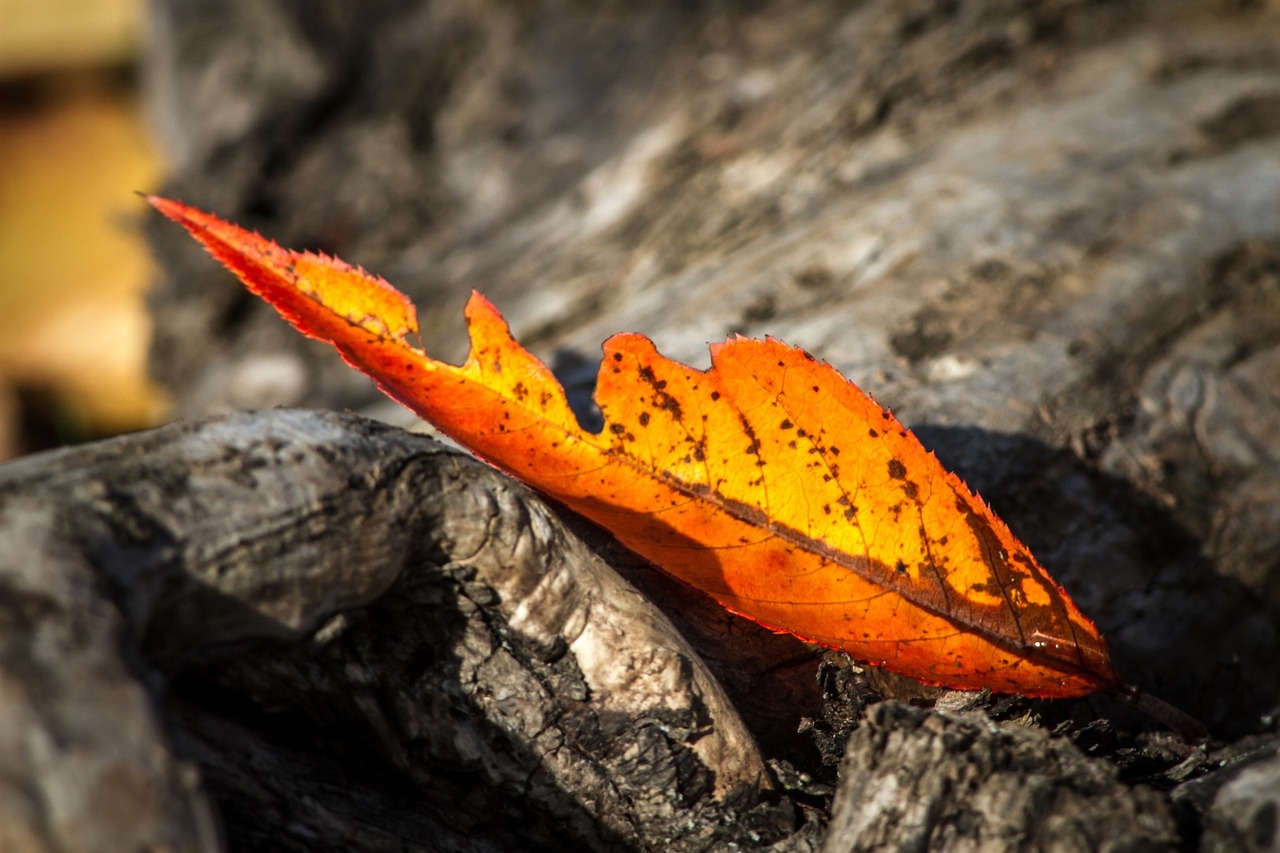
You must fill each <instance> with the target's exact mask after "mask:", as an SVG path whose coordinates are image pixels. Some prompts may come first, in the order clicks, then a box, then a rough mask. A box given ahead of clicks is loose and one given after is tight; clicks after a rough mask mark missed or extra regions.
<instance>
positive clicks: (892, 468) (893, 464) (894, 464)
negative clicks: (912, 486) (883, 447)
mask: <svg viewBox="0 0 1280 853" xmlns="http://www.w3.org/2000/svg"><path fill="white" fill-rule="evenodd" d="M889 476H890V477H892V478H893V479H895V480H901V479H903V478H905V477H906V476H907V466H906V465H903V464H902V460H901V459H897V458H894V459H890V460H889Z"/></svg>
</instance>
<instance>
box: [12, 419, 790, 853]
mask: <svg viewBox="0 0 1280 853" xmlns="http://www.w3.org/2000/svg"><path fill="white" fill-rule="evenodd" d="M0 494H3V495H4V504H3V519H4V523H3V527H0V543H3V546H2V548H3V553H4V554H5V558H4V562H3V567H4V583H5V587H6V589H7V590H8V593H7V595H6V597H5V605H6V611H7V613H8V614H9V616H8V621H10V622H11V623H12V624H14V625H15V627H16V628H17V629H18V630H14V631H7V632H6V633H5V645H6V648H5V654H4V659H5V660H6V661H7V662H8V663H7V666H6V681H7V682H8V688H9V689H8V690H7V691H6V693H8V695H10V696H11V697H14V698H13V699H11V700H10V712H9V713H10V714H13V715H15V716H14V719H15V720H17V721H20V722H22V723H23V724H24V725H25V726H27V727H29V728H28V730H27V731H26V732H25V737H26V743H27V744H28V746H29V748H27V749H19V748H15V749H12V750H6V751H5V753H4V758H3V759H2V760H3V761H5V763H6V764H7V765H8V766H7V767H6V768H5V770H6V778H15V779H23V778H26V779H33V780H37V781H38V783H39V787H38V789H37V790H33V791H28V792H25V793H27V794H28V796H27V797H25V798H24V797H23V793H24V792H23V791H22V790H21V789H17V790H12V791H11V792H10V794H11V798H12V799H11V800H10V802H9V803H8V806H9V807H8V808H6V809H5V812H6V814H5V818H6V819H5V820H3V821H0V822H3V823H4V825H5V826H7V827H9V828H10V829H9V830H8V831H10V832H16V833H18V834H17V835H16V836H14V837H16V838H19V839H21V838H29V839H40V840H41V841H42V842H43V843H44V844H46V845H48V846H50V847H51V848H58V847H61V846H63V845H65V846H66V847H67V848H68V849H102V850H107V849H121V848H133V847H141V846H146V845H161V844H163V845H166V846H168V847H170V848H172V849H212V848H213V847H214V839H215V837H216V836H215V835H214V834H213V833H212V831H211V829H210V827H211V826H212V824H211V822H210V820H209V807H208V802H207V800H206V798H205V797H204V796H202V794H201V793H200V791H199V790H198V786H197V785H196V784H195V779H196V774H195V772H194V771H193V770H192V768H191V766H190V762H191V761H195V762H196V763H197V764H198V765H199V766H200V768H201V771H202V773H203V775H204V781H205V785H206V786H207V790H208V792H209V794H210V795H211V796H212V797H213V799H214V800H216V801H217V802H218V804H219V807H220V809H221V812H222V816H223V821H224V826H225V827H226V832H227V837H228V840H229V842H230V843H231V844H232V846H234V847H241V848H243V847H263V848H266V847H270V848H272V849H299V850H302V849H315V845H317V844H318V843H323V844H324V845H325V846H327V847H329V848H330V849H383V848H384V847H385V846H386V845H387V844H388V843H389V840H390V839H400V841H397V842H396V843H397V844H401V843H403V844H404V845H405V846H406V847H408V848H410V849H450V850H497V849H512V848H514V847H521V848H530V849H542V848H547V849H552V848H555V849H562V846H563V845H564V844H566V843H570V844H571V846H585V847H590V848H592V849H612V848H614V847H616V846H617V845H618V844H625V845H634V846H637V847H643V848H646V849H650V848H653V849H656V848H665V847H666V846H668V845H675V846H678V847H685V848H690V849H696V848H702V847H706V846H708V845H710V844H712V843H713V842H724V841H726V840H731V839H733V838H736V837H739V836H741V835H742V834H743V833H745V832H746V831H747V829H746V827H752V826H756V825H758V828H763V829H766V830H767V829H770V828H772V825H773V824H776V823H778V822H779V815H777V814H774V812H775V811H777V808H776V807H771V806H768V805H765V806H762V807H761V808H759V809H756V810H755V811H751V809H752V808H753V807H755V806H757V805H758V804H759V803H760V801H761V794H762V792H763V791H764V790H766V789H767V788H768V787H769V782H768V780H767V778H766V775H765V768H764V765H763V762H762V759H761V756H760V754H759V752H758V751H757V749H756V747H755V744H754V742H753V741H752V739H751V737H750V735H749V734H748V733H747V731H746V730H745V728H744V727H743V725H742V723H741V721H740V720H739V718H738V716H737V714H736V712H735V711H734V710H733V708H732V706H731V705H730V704H729V703H728V701H727V700H726V698H725V696H724V694H723V691H722V690H721V689H720V687H719V686H718V683H717V682H716V681H715V679H714V678H712V677H711V676H710V675H709V674H708V673H707V671H706V669H705V668H704V667H703V665H702V664H701V663H700V661H699V660H698V658H697V656H696V655H695V654H694V653H693V652H692V650H691V649H690V648H689V646H688V644H687V643H686V642H685V641H684V640H683V639H682V638H681V637H680V636H679V634H677V633H676V632H675V630H674V629H673V628H672V626H671V625H670V623H669V622H667V620H666V619H664V618H663V617H662V616H661V615H660V614H659V613H658V612H657V611H656V610H654V608H653V607H652V605H650V604H649V603H648V602H647V601H646V600H645V599H644V598H642V597H641V596H640V595H639V594H638V593H637V592H636V591H635V590H634V589H632V588H631V587H629V586H628V585H627V584H626V583H625V582H623V581H622V580H621V579H620V578H619V577H618V576H617V575H616V574H615V573H614V572H613V571H612V570H611V569H609V568H608V567H607V566H606V565H605V564H604V563H602V562H601V561H600V559H599V558H597V557H595V556H594V555H593V554H592V553H591V552H590V551H588V550H587V548H586V547H585V546H584V545H583V544H582V543H581V541H580V540H578V539H577V538H576V537H574V536H573V535H572V534H570V533H568V532H567V531H566V530H565V528H564V527H563V525H562V524H561V523H560V522H559V520H558V519H557V517H556V516H555V514H554V513H553V512H551V511H549V510H548V509H547V508H546V507H545V505H543V504H542V502H541V501H539V500H538V499H537V497H535V496H534V495H533V494H532V493H530V492H529V491H528V490H527V489H525V488H523V487H521V486H519V485H517V484H515V483H512V482H510V481H509V480H507V479H506V478H504V477H502V476H501V475H499V474H497V473H496V472H495V471H493V470H492V469H490V468H488V467H487V466H484V465H482V464H480V463H478V462H476V461H474V460H473V459H471V458H469V457H466V456H463V455H461V454H459V453H458V452H456V451H451V450H447V449H445V448H443V447H441V446H440V445H439V444H437V443H436V442H433V441H431V440H430V439H427V438H423V437H418V436H413V435H410V434H408V433H403V432H400V431H398V430H393V429H390V428H387V427H384V426H380V425H377V424H375V423H373V422H370V421H366V420H362V419H358V418H354V417H351V416H339V415H331V414H323V413H315V412H288V411H281V412H274V413H268V414H260V415H237V416H233V417H228V418H222V419H217V420H212V421H207V422H201V423H195V424H186V425H176V426H173V427H167V428H164V429H161V430H157V431H154V432H151V433H145V434H139V435H135V436H128V437H124V438H121V439H117V440H114V441H111V442H106V443H103V444H100V445H97V446H92V447H86V448H82V449H76V450H69V451H63V452H60V453H53V454H47V455H42V456H37V457H32V458H29V459H27V460H25V461H22V462H18V463H14V464H12V465H9V466H6V468H5V469H4V472H3V479H2V480H0ZM19 620H25V623H26V624H25V625H24V624H22V623H21V622H19ZM24 628H25V629H26V630H23V629H24ZM147 689H149V690H150V696H151V699H152V701H153V702H154V705H153V706H151V707H149V703H148V699H147V697H148V692H147ZM19 731H20V732H21V729H19ZM166 731H167V732H168V734H169V735H170V736H171V737H166ZM121 732H125V733H127V737H126V738H120V737H119V734H120V733H121ZM37 736H39V738H40V739H39V740H37ZM22 742H23V741H22V740H21V739H19V741H18V742H17V743H16V744H15V746H19V745H21V744H22ZM41 743H43V744H44V746H43V749H42V750H37V749H36V748H35V745H39V744H41ZM90 794H92V796H90ZM14 800H16V801H17V802H15V801H14ZM410 803H412V804H413V807H412V808H408V807H407V806H408V804H410ZM62 804H66V805H64V806H63V807H62V808H58V807H56V806H57V805H62ZM781 817H782V819H783V824H782V825H783V826H787V827H788V828H789V818H788V817H787V815H786V813H785V810H784V811H783V812H782V813H781ZM730 818H733V819H735V820H739V821H741V824H739V825H737V826H734V825H732V824H730V825H728V826H726V825H725V823H724V822H725V821H726V820H727V819H730ZM108 823H112V824H116V825H114V826H110V827H109V826H108ZM108 828H111V829H112V831H113V832H114V833H115V834H106V833H105V830H106V829H108ZM79 832H83V833H86V834H85V835H84V836H79V835H77V834H76V833H79ZM775 834H776V830H775Z"/></svg>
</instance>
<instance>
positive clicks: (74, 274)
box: [0, 0, 165, 460]
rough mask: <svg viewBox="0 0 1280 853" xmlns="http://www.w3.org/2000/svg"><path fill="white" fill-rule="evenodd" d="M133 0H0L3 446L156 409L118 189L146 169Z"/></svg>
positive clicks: (128, 226) (150, 416)
mask: <svg viewBox="0 0 1280 853" xmlns="http://www.w3.org/2000/svg"><path fill="white" fill-rule="evenodd" d="M145 6H146V4H145V3H144V2H143V0H0V270H3V273H2V274H0V460H2V459H7V458H11V457H13V456H16V455H20V454H22V453H27V452H31V451H35V450H41V449H45V448H48V447H51V446H56V445H59V444H65V443H70V442H77V441H83V440H87V439H90V438H98V437H102V436H105V435H111V434H113V433H117V432H122V431H127V430H131V429H138V428H141V427H145V426H149V425H152V424H154V423H156V422H158V421H159V420H160V419H162V418H163V416H164V411H165V407H164V401H163V400H162V399H161V397H160V394H159V393H158V392H157V391H156V389H155V388H153V387H152V386H151V385H150V383H148V381H147V378H146V350H147V345H148V339H149V328H148V321H147V315H146V310H145V305H144V292H145V289H146V286H147V284H148V279H149V277H150V276H151V274H152V269H151V266H150V263H151V262H150V260H149V254H148V250H147V247H146V244H145V242H144V240H143V238H142V233H141V229H140V227H139V224H140V222H141V219H142V212H143V204H142V202H141V200H140V199H138V198H137V197H135V196H133V195H131V194H130V193H129V190H146V189H150V188H153V187H154V186H155V185H156V182H157V180H158V177H159V175H160V174H161V173H162V170H163V165H162V164H161V163H160V162H159V160H158V153H157V151H156V149H155V148H154V147H153V146H152V145H151V144H150V142H149V139H148V131H147V127H146V121H145V118H144V116H143V114H142V110H141V102H140V96H139V91H138V60H139V51H140V45H141V43H142V41H143V25H144V10H145Z"/></svg>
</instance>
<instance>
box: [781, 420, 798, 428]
mask: <svg viewBox="0 0 1280 853" xmlns="http://www.w3.org/2000/svg"><path fill="white" fill-rule="evenodd" d="M793 426H795V424H793V423H791V421H789V420H784V421H783V422H782V423H780V424H778V429H791V428H792V427H793Z"/></svg>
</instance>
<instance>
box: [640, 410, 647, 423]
mask: <svg viewBox="0 0 1280 853" xmlns="http://www.w3.org/2000/svg"><path fill="white" fill-rule="evenodd" d="M648 425H649V413H648V412H641V413H640V426H648Z"/></svg>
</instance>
